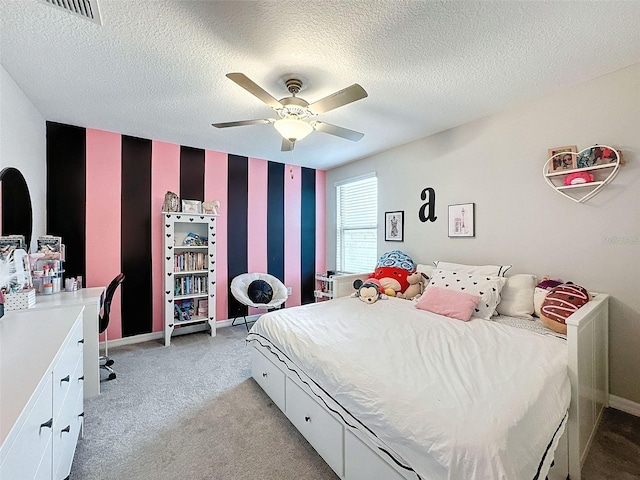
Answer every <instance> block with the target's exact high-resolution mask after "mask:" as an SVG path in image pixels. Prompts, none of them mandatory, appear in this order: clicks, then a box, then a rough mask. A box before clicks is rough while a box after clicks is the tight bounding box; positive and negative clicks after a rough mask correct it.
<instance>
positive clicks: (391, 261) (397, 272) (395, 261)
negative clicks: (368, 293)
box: [371, 250, 416, 297]
mask: <svg viewBox="0 0 640 480" xmlns="http://www.w3.org/2000/svg"><path fill="white" fill-rule="evenodd" d="M415 269H416V264H415V263H414V262H413V260H412V259H411V257H410V256H409V255H407V254H406V253H404V252H401V251H400V250H393V251H391V252H387V253H385V254H383V255H382V256H381V257H380V259H379V260H378V264H377V265H376V269H375V271H374V272H373V275H372V276H371V278H375V279H377V280H379V281H380V284H381V285H382V287H383V288H384V293H385V294H387V295H389V296H391V297H393V296H395V295H396V294H397V293H398V292H404V291H405V290H406V289H407V288H408V287H409V282H408V281H407V277H408V276H409V274H410V273H412V272H414V271H415Z"/></svg>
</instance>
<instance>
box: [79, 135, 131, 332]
mask: <svg viewBox="0 0 640 480" xmlns="http://www.w3.org/2000/svg"><path fill="white" fill-rule="evenodd" d="M86 138H87V147H86V148H87V151H86V153H87V159H86V168H87V171H86V175H87V177H86V179H87V184H86V188H87V194H86V202H87V212H86V270H87V278H86V280H85V282H86V286H87V287H96V286H107V285H108V284H109V282H111V280H113V278H114V277H115V276H116V275H117V274H118V273H120V268H121V267H120V260H121V258H120V230H121V229H120V208H121V202H120V199H121V182H120V179H121V176H122V168H121V157H122V140H121V136H120V134H118V133H112V132H105V131H102V130H93V129H90V128H88V129H87V137H86ZM120 290H121V289H118V290H117V292H116V294H115V297H114V300H113V304H112V306H111V320H110V321H109V328H108V330H107V333H108V336H109V338H110V339H116V338H122V316H121V304H120Z"/></svg>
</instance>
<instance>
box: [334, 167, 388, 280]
mask: <svg viewBox="0 0 640 480" xmlns="http://www.w3.org/2000/svg"><path fill="white" fill-rule="evenodd" d="M336 226H337V240H336V257H337V258H336V269H337V270H338V271H340V272H348V273H361V272H372V271H373V270H374V269H375V267H376V263H377V261H378V179H377V178H376V176H375V174H369V175H366V176H362V177H358V178H352V179H349V180H345V181H342V182H339V183H336Z"/></svg>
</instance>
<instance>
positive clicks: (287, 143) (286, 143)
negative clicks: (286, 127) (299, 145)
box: [280, 138, 296, 152]
mask: <svg viewBox="0 0 640 480" xmlns="http://www.w3.org/2000/svg"><path fill="white" fill-rule="evenodd" d="M295 146H296V142H292V141H291V140H287V139H286V138H283V139H282V148H281V149H280V151H282V152H290V151H291V150H293V147H295Z"/></svg>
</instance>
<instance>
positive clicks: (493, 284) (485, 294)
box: [429, 270, 506, 320]
mask: <svg viewBox="0 0 640 480" xmlns="http://www.w3.org/2000/svg"><path fill="white" fill-rule="evenodd" d="M505 282H506V279H505V278H504V277H495V276H488V275H470V274H468V273H463V272H450V271H448V270H434V271H433V273H432V276H431V282H429V285H433V286H435V287H440V288H447V289H449V290H456V291H460V292H465V293H470V294H471V295H477V296H479V297H480V301H479V302H478V305H477V306H476V308H475V311H474V312H473V314H472V315H471V316H472V317H477V318H484V319H486V320H490V319H491V317H492V316H493V315H496V307H497V306H498V303H500V291H501V290H502V287H503V286H504V284H505Z"/></svg>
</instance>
